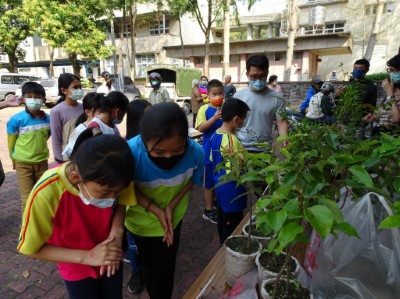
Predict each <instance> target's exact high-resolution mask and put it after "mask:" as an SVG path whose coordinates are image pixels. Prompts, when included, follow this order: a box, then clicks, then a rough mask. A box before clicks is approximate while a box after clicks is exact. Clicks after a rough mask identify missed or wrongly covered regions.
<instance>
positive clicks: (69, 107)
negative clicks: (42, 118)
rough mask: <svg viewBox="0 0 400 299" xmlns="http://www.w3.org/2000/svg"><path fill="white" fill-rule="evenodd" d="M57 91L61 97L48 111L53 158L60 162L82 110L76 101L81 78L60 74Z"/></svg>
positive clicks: (79, 94)
mask: <svg viewBox="0 0 400 299" xmlns="http://www.w3.org/2000/svg"><path fill="white" fill-rule="evenodd" d="M58 93H59V95H60V96H61V97H60V99H59V100H58V102H57V105H56V106H55V107H53V108H52V109H51V111H50V116H51V119H50V127H51V135H52V136H51V141H52V145H53V153H54V159H55V160H56V161H57V162H58V163H62V162H63V161H64V160H63V156H62V152H63V150H64V148H65V147H66V145H67V144H68V140H69V137H70V136H71V133H72V131H73V130H74V129H75V122H76V119H77V118H78V117H79V115H81V113H82V112H83V108H82V104H81V103H79V102H78V100H80V99H82V97H83V90H82V84H81V80H80V79H79V77H78V76H75V75H73V74H69V73H65V74H61V75H60V77H59V78H58Z"/></svg>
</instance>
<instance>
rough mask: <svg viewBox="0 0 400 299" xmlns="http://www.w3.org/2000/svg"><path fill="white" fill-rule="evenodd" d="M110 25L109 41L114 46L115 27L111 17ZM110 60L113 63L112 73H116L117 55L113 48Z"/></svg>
mask: <svg viewBox="0 0 400 299" xmlns="http://www.w3.org/2000/svg"><path fill="white" fill-rule="evenodd" d="M110 27H111V43H112V45H113V46H114V47H115V48H116V45H115V27H114V19H113V18H112V17H111V20H110ZM112 60H113V65H114V71H113V72H114V74H116V73H117V55H116V53H115V50H114V51H113V54H112Z"/></svg>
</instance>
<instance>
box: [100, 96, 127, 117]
mask: <svg viewBox="0 0 400 299" xmlns="http://www.w3.org/2000/svg"><path fill="white" fill-rule="evenodd" d="M128 104H129V100H128V98H127V97H126V96H125V95H124V94H123V93H122V92H119V91H112V92H110V93H109V94H108V95H107V96H106V97H104V98H102V100H101V102H100V106H101V107H100V112H111V109H113V108H119V109H121V110H122V111H124V112H126V109H127V108H128Z"/></svg>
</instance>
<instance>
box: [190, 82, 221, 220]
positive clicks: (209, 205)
mask: <svg viewBox="0 0 400 299" xmlns="http://www.w3.org/2000/svg"><path fill="white" fill-rule="evenodd" d="M208 98H209V100H210V103H209V104H206V105H203V106H201V107H200V109H199V111H198V113H197V119H196V129H197V130H199V131H200V132H203V149H204V153H205V163H204V164H205V165H204V201H205V209H204V213H203V219H205V220H208V221H210V222H211V223H214V224H216V223H217V213H216V211H215V210H214V209H213V202H214V191H213V190H212V188H213V187H214V184H213V178H212V177H213V173H212V172H213V168H212V163H211V162H210V161H209V156H210V155H209V143H210V139H211V136H212V135H213V134H214V133H215V131H216V130H217V129H218V128H219V127H221V125H222V120H221V109H220V108H221V106H222V102H223V101H224V85H223V84H222V82H221V81H219V80H211V81H210V82H209V83H208Z"/></svg>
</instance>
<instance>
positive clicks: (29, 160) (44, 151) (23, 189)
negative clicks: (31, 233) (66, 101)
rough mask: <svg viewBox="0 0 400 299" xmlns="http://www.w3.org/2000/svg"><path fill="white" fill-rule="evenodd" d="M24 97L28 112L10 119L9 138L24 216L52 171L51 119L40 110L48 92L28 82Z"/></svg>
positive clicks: (22, 112) (25, 85)
mask: <svg viewBox="0 0 400 299" xmlns="http://www.w3.org/2000/svg"><path fill="white" fill-rule="evenodd" d="M22 96H23V99H22V100H23V102H25V105H26V107H25V111H21V112H19V113H17V114H15V115H14V116H12V117H11V118H10V120H9V121H8V123H7V135H8V150H9V154H10V158H11V159H12V160H13V163H15V171H16V174H17V179H18V185H19V193H20V195H21V209H22V213H23V212H24V209H25V205H26V200H27V199H28V196H29V193H30V192H31V190H32V188H33V186H34V185H35V184H36V182H37V181H38V180H39V178H40V177H41V176H42V174H43V173H44V172H45V171H46V170H47V168H48V165H47V159H48V158H49V149H48V147H47V140H48V139H49V137H50V116H49V115H48V114H46V113H44V112H43V111H42V110H40V109H41V107H42V105H43V103H44V102H46V92H45V90H44V88H43V86H42V85H40V84H38V83H36V82H26V83H25V84H24V85H23V86H22Z"/></svg>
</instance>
